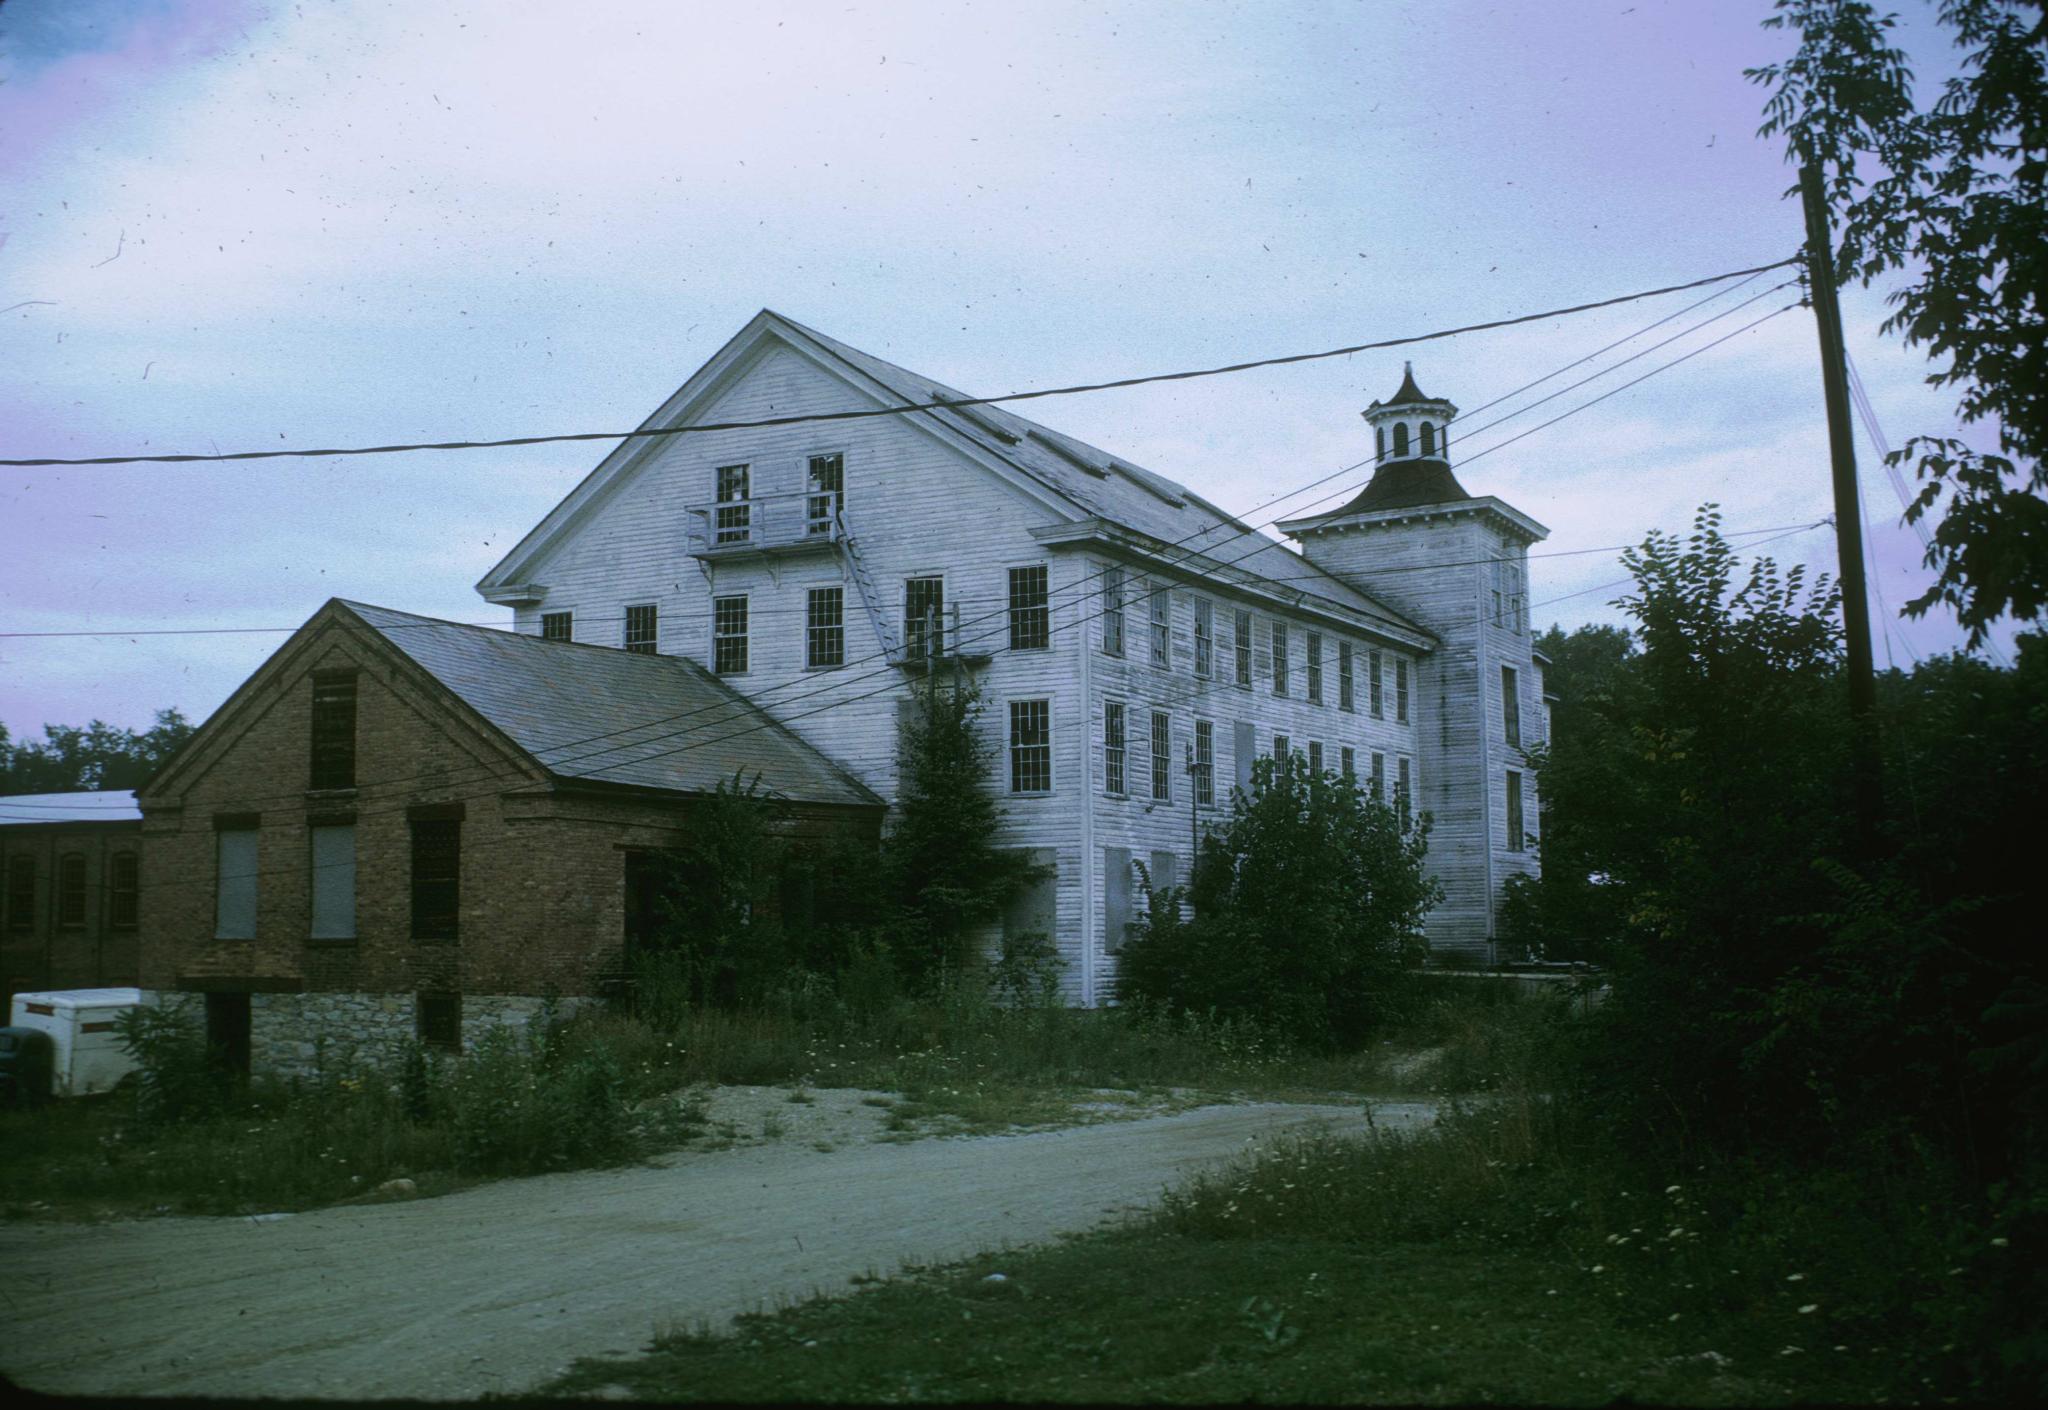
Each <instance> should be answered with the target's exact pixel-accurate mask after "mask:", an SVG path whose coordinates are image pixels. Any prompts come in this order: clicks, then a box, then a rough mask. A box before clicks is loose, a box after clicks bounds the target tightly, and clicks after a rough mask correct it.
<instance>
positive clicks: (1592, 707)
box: [1501, 626, 1636, 963]
mask: <svg viewBox="0 0 2048 1410" xmlns="http://www.w3.org/2000/svg"><path fill="white" fill-rule="evenodd" d="M1536 649H1537V650H1538V651H1541V652H1542V653H1543V654H1544V655H1545V656H1547V657H1548V658H1549V659H1550V665H1549V667H1548V668H1547V669H1546V670H1545V671H1544V673H1543V687H1544V690H1545V692H1546V693H1547V694H1550V695H1554V696H1556V697H1557V703H1556V705H1555V706H1554V707H1552V709H1551V713H1550V738H1549V740H1548V741H1547V742H1546V743H1545V744H1542V745H1540V746H1537V747H1536V748H1533V749H1532V750H1531V751H1530V756H1531V758H1532V760H1533V761H1534V763H1535V766H1536V770H1537V775H1538V777H1539V778H1546V779H1547V778H1548V777H1549V776H1550V774H1549V772H1546V771H1555V772H1558V773H1560V774H1582V773H1584V772H1585V771H1586V770H1587V769H1588V768H1589V767H1594V766H1597V761H1599V760H1601V759H1604V758H1607V757H1610V756H1611V755H1612V754H1613V753H1614V751H1616V750H1618V749H1622V748H1625V747H1626V740H1625V739H1620V738H1617V737H1616V736H1617V733H1618V727H1617V725H1616V723H1615V721H1614V718H1613V714H1612V711H1611V709H1610V708H1608V707H1611V705H1612V703H1613V700H1614V696H1615V692H1616V691H1617V690H1618V689H1621V688H1622V686H1621V684H1620V682H1621V678H1622V677H1623V676H1624V675H1625V673H1627V672H1629V671H1631V670H1632V669H1634V666H1635V663H1636V655H1635V641H1634V638H1633V637H1631V636H1630V634H1629V632H1628V630H1627V629H1626V628H1624V627H1607V626H1590V627H1578V628H1576V629H1574V630H1573V631H1571V632H1570V633H1566V632H1565V631H1564V630H1563V629H1561V628H1558V627H1552V628H1551V629H1550V630H1549V631H1547V632H1545V633H1543V635H1541V636H1540V637H1538V638H1537V639H1536ZM1577 801H1578V800H1574V803H1575V806H1571V807H1566V808H1559V807H1557V806H1556V800H1555V799H1554V798H1553V797H1552V796H1551V793H1550V786H1549V784H1548V783H1547V782H1546V783H1545V785H1544V790H1543V793H1542V808H1543V827H1542V829H1541V840H1540V841H1539V843H1538V844H1537V845H1538V850H1539V853H1540V855H1541V857H1542V859H1543V867H1542V870H1541V871H1540V872H1538V873H1537V874H1535V875H1533V876H1531V875H1515V876H1511V877H1509V878H1508V879H1507V881H1506V882H1505V883H1504V884H1503V887H1502V890H1503V893H1504V899H1503V901H1502V906H1501V938H1502V939H1503V940H1504V941H1505V942H1506V943H1507V944H1508V945H1509V946H1510V947H1512V948H1516V949H1520V950H1521V951H1523V952H1524V953H1527V954H1529V955H1532V956H1537V957H1541V958H1543V959H1550V960H1590V961H1593V962H1596V963H1597V962H1599V961H1601V960H1604V959H1606V958H1608V957H1609V956H1610V954H1611V952H1612V949H1613V946H1614V944H1615V943H1616V941H1617V939H1618V937H1619V936H1620V933H1621V929H1622V914H1621V908H1620V893H1619V892H1618V890H1617V888H1616V887H1614V886H1613V885H1611V884H1610V879H1609V878H1608V876H1607V874H1606V869H1607V862H1606V859H1605V857H1604V855H1603V854H1602V852H1601V845H1602V843H1603V842H1604V840H1605V839H1604V838H1603V836H1602V835H1601V834H1600V833H1599V832H1598V830H1597V829H1591V828H1589V827H1588V826H1587V825H1586V821H1589V820H1582V819H1583V818H1584V815H1583V814H1582V813H1581V810H1580V809H1579V807H1577V806H1576V802H1577Z"/></svg>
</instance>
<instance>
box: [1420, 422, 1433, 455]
mask: <svg viewBox="0 0 2048 1410" xmlns="http://www.w3.org/2000/svg"><path fill="white" fill-rule="evenodd" d="M1422 453H1423V454H1424V455H1435V454H1436V426H1435V425H1434V424H1433V423H1431V422H1428V421H1425V422H1423V423H1422Z"/></svg>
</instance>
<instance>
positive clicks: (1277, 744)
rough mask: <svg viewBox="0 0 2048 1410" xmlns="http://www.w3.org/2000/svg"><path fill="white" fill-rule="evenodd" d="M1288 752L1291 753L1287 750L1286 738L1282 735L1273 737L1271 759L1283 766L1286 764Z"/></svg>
mask: <svg viewBox="0 0 2048 1410" xmlns="http://www.w3.org/2000/svg"><path fill="white" fill-rule="evenodd" d="M1290 752H1292V751H1291V750H1290V749H1289V748H1288V742H1287V736H1286V735H1284V734H1276V735H1274V736H1273V757H1274V758H1275V759H1278V760H1279V761H1280V762H1281V763H1283V764H1284V763H1286V762H1287V756H1288V754H1289V753H1290Z"/></svg>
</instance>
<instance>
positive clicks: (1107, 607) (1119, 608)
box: [1102, 564, 1124, 656]
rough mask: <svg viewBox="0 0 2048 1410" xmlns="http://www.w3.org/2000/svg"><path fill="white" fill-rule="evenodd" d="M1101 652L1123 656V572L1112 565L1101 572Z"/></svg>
mask: <svg viewBox="0 0 2048 1410" xmlns="http://www.w3.org/2000/svg"><path fill="white" fill-rule="evenodd" d="M1102 650H1103V652H1104V654H1106V655H1110V656H1121V655H1123V654H1124V570H1123V569H1121V568H1119V567H1117V566H1115V565H1114V564H1111V565H1110V566H1109V567H1106V568H1104V569H1103V570H1102Z"/></svg>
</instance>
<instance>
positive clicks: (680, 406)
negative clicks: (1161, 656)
mask: <svg viewBox="0 0 2048 1410" xmlns="http://www.w3.org/2000/svg"><path fill="white" fill-rule="evenodd" d="M765 337H774V338H777V339H779V340H781V341H782V342H784V343H786V344H788V345H790V346H792V347H795V348H797V349H798V350H799V351H804V352H807V353H809V354H810V355H811V357H812V358H813V360H815V361H817V362H819V363H820V364H822V365H824V366H827V367H834V368H836V369H837V370H838V371H839V373H840V375H841V376H842V377H844V378H845V379H846V380H847V381H849V382H851V383H853V384H854V385H855V386H857V387H859V388H860V389H861V390H863V391H864V392H866V393H867V394H868V395H869V396H871V397H873V398H874V399H875V400H876V401H877V402H878V403H879V404H881V405H891V404H895V405H904V406H911V405H915V406H919V407H922V408H925V409H922V410H918V411H915V412H910V413H907V414H906V415H905V416H904V417H903V420H905V421H906V422H909V423H911V424H913V425H922V426H923V427H924V428H925V429H927V430H937V431H940V432H942V433H943V434H944V435H945V437H946V438H947V439H949V440H953V441H955V442H960V441H965V442H967V443H969V444H970V445H971V446H972V447H973V448H974V449H975V451H977V452H978V453H979V455H980V456H981V457H982V458H983V459H985V460H987V461H991V462H994V463H997V464H1000V465H1002V466H1004V467H1007V469H1008V470H1009V471H1011V472H1012V473H1015V474H1017V475H1020V476H1021V477H1022V478H1023V479H1025V480H1027V481H1029V482H1031V483H1032V484H1034V485H1036V486H1038V487H1040V488H1042V489H1043V490H1046V491H1049V492H1050V498H1051V500H1052V502H1054V503H1057V504H1060V505H1061V506H1062V507H1063V508H1064V509H1065V510H1066V512H1068V513H1069V514H1071V516H1072V517H1073V518H1074V519H1075V520H1082V519H1090V518H1093V519H1101V520H1104V521H1106V522H1108V523H1110V524H1112V525H1116V526H1119V527H1122V528H1125V529H1129V530H1133V531H1135V532H1137V533H1138V534H1141V535H1144V536H1146V537H1148V538H1151V539H1156V540H1158V541H1159V542H1161V543H1163V544H1166V545H1169V546H1170V547H1171V549H1172V550H1173V551H1174V553H1175V554H1189V555H1192V554H1201V553H1209V554H1215V555H1217V556H1219V557H1221V558H1222V559H1223V560H1224V561H1227V562H1230V563H1232V564H1234V565H1235V566H1236V567H1238V568H1239V569H1240V570H1242V571H1244V572H1248V573H1252V574H1255V575H1257V576H1259V577H1263V578H1265V579H1267V580H1268V581H1271V582H1277V583H1278V584H1280V585H1281V586H1283V587H1284V588H1285V589H1286V590H1287V591H1288V592H1290V593H1305V594H1307V595H1308V596H1310V597H1317V598H1322V599H1324V600H1326V601H1328V602H1330V603H1333V604H1335V605H1337V606H1339V607H1342V608H1345V609H1348V610H1349V611H1351V612H1354V613H1362V614H1365V615H1368V616H1373V617H1377V618H1380V619H1382V620H1384V621H1387V622H1389V623H1391V624H1393V625H1394V626H1397V627H1399V628H1402V629H1404V630H1406V631H1408V632H1413V633H1419V634H1421V635H1422V636H1424V637H1428V636H1429V635H1430V634H1429V632H1428V630H1427V629H1426V628H1424V627H1422V626H1420V625H1419V624H1417V623H1415V622H1413V621H1411V620H1410V619H1409V618H1407V617H1406V616H1404V615H1402V614H1401V613H1399V612H1396V611H1395V610H1394V609H1393V608H1391V607H1388V606H1387V605H1386V604H1385V603H1383V602H1381V601H1379V600H1378V599H1377V598H1374V597H1372V596H1370V595H1368V594H1366V593H1363V592H1360V591H1359V590H1358V589H1357V588H1355V587H1352V586H1351V585H1350V584H1348V583H1346V582H1345V581H1343V580H1342V579H1340V578H1338V577H1336V576H1334V575H1333V574H1331V573H1329V572H1327V571H1325V570H1324V569H1322V568H1320V567H1318V566H1317V565H1315V564H1313V563H1311V562H1309V561H1308V559H1307V558H1306V557H1304V556H1303V555H1301V554H1298V553H1296V552H1294V551H1293V550H1291V549H1289V548H1287V547H1286V546H1284V545H1283V544H1280V543H1278V542H1276V541H1275V540H1273V539H1270V538H1268V537H1266V535H1265V534H1263V533H1261V532H1259V531H1257V530H1254V529H1253V528H1252V527H1251V526H1250V525H1249V524H1246V523H1245V522H1244V521H1243V520H1241V519H1238V518H1237V517H1236V516H1234V515H1232V514H1230V513H1228V512H1227V511H1225V510H1223V509H1220V508H1218V507H1217V506H1216V505H1215V504H1213V503H1211V502H1210V501H1208V500H1206V499H1203V498H1202V497H1201V496H1200V495H1198V494H1196V493H1194V492H1193V491H1192V490H1190V489H1188V488H1187V487H1186V486H1185V485H1181V484H1178V483H1176V482H1175V481H1172V480H1169V479H1167V478H1166V477H1165V476H1163V475H1157V474H1154V473H1153V472H1152V471H1150V470H1147V469H1145V468H1144V467H1143V466H1140V465H1136V464H1133V463H1132V462H1131V461H1129V460H1126V459H1124V458H1123V457H1121V456H1117V455H1112V454H1111V453H1110V452H1108V451H1106V450H1102V449H1100V448H1099V447H1096V446H1092V445H1090V444H1088V443H1087V442H1086V441H1083V440H1078V439H1076V438H1075V437H1073V436H1069V435H1066V434H1064V433H1062V432H1059V431H1055V430H1053V429H1052V428H1051V427H1049V426H1043V425H1040V424H1039V423H1038V422H1036V421H1032V420H1030V419H1029V418H1027V417H1023V416H1019V415H1017V414H1016V413H1015V412H1012V411H1009V410H1007V409H1005V408H1003V407H1001V406H963V407H931V406H929V403H931V402H934V401H960V400H965V399H967V398H968V397H969V395H970V394H969V393H967V392H962V391H959V390H958V389H956V388H953V387H949V386H947V385H946V384H945V383H943V382H938V381H934V380H933V379H932V378H929V377H926V376H924V375H923V374H922V373H917V372H912V371H911V370H910V369H908V368H906V367H899V366H897V365H896V364H895V363H893V362H889V361H887V360H885V359H883V358H879V357H876V356H875V355H874V354H872V353H866V352H862V351H861V350H860V349H859V348H856V347H852V346H851V345H849V344H846V343H842V342H840V341H839V340H838V339H836V338H833V337H830V336H828V335H826V334H824V333H820V332H818V331H817V330H816V329H814V328H809V327H806V326H805V325H803V324H801V323H798V322H797V321H796V320H794V319H792V318H786V317H784V316H783V315H782V314H779V313H776V312H775V311H774V310H773V309H763V310H761V312H760V313H758V314H756V315H755V316H754V318H753V319H752V320H751V321H750V322H749V323H748V324H747V326H746V327H745V328H744V329H742V330H741V331H740V332H739V333H738V334H736V335H735V336H734V337H733V338H732V339H731V340H730V341H729V342H728V343H727V344H726V345H725V347H723V348H721V349H720V350H719V352H718V353H716V354H715V355H714V356H713V357H712V358H711V359H710V361H708V362H706V363H705V365H704V367H703V368H701V369H699V371H698V372H697V373H696V374H694V375H693V376H692V377H691V379H690V381H688V382H686V383H684V384H683V386H682V387H681V388H679V389H678V390H677V392H676V393H675V394H674V395H673V396H671V397H670V398H669V399H668V401H667V402H665V403H663V405H662V406H661V407H660V408H659V409H658V410H657V411H656V412H655V413H654V414H653V415H652V416H650V417H649V418H648V419H647V420H646V421H645V422H643V423H642V428H643V429H652V428H656V427H659V426H666V425H677V424H686V423H687V422H688V420H689V417H690V415H691V413H692V411H693V410H694V406H695V405H696V404H698V403H701V402H702V401H704V400H706V399H707V398H708V396H709V394H711V393H712V392H713V391H714V389H715V387H716V385H717V382H718V377H717V375H715V374H714V369H719V370H721V371H722V370H723V369H724V368H727V367H730V366H732V365H734V364H735V363H737V362H738V361H739V360H740V359H741V358H743V357H744V356H745V355H746V353H747V351H748V350H749V349H751V348H752V347H753V346H755V345H757V344H758V343H759V342H760V340H761V339H762V338H765ZM660 440H661V438H647V439H642V440H638V441H628V442H625V443H622V444H621V445H620V446H619V448H618V449H616V450H614V451H613V452H612V453H611V454H610V455H608V456H606V457H605V459H604V460H603V461H602V462H600V463H599V465H598V467H597V468H596V469H595V470H593V471H592V472H591V473H590V475H589V476H587V477H586V478H585V479H584V481H583V483H582V484H580V485H578V486H577V487H576V489H574V490H572V491H571V492H570V494H569V495H568V496H567V497H566V498H565V499H564V500H563V501H562V502H561V504H559V505H557V506H556V507H555V508H554V509H553V510H552V511H550V512H549V514H548V516H547V517H546V518H545V519H543V520H542V521H541V523H540V524H539V525H536V526H535V528H534V529H533V530H532V531H531V532H529V533H528V534H527V535H526V536H525V537H524V538H523V539H521V540H520V542H519V543H518V544H517V545H515V546H514V547H513V549H512V550H511V552H509V553H507V554H506V555H505V557H504V559H502V560H501V561H500V562H499V563H498V565H497V566H496V567H495V568H493V569H491V571H490V572H489V573H487V574H486V575H485V576H484V578H483V580H482V581H480V582H479V583H478V584H477V589H478V591H479V592H481V593H483V594H484V595H485V596H486V597H487V598H488V597H490V596H491V594H492V592H493V591H494V590H496V589H498V588H500V587H503V586H505V585H508V584H511V583H513V582H515V581H517V579H518V577H519V575H520V574H521V573H522V572H523V571H524V570H525V569H526V567H527V565H529V564H531V563H532V562H534V561H535V560H536V559H537V558H539V556H540V555H541V554H542V553H543V552H545V551H546V550H547V548H548V547H550V546H551V545H552V543H553V542H554V540H555V539H556V537H558V536H559V535H560V534H561V533H563V532H565V531H566V530H567V529H568V528H569V527H570V525H571V524H572V523H573V522H574V520H575V518H576V517H577V516H578V515H579V514H580V512H581V511H582V509H583V508H584V507H585V506H586V505H587V504H589V503H590V502H592V501H593V500H595V499H597V498H599V497H601V496H602V495H603V494H604V492H605V490H606V489H607V488H608V486H609V484H610V483H611V482H612V481H613V480H615V479H616V478H617V477H619V476H621V475H623V474H625V473H626V471H627V469H628V467H629V466H631V465H633V464H636V463H638V461H639V460H640V459H641V458H642V456H643V455H644V453H645V451H646V449H647V448H648V447H651V446H653V445H655V444H657V443H660ZM1190 571H1194V568H1193V567H1192V566H1191V568H1190Z"/></svg>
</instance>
